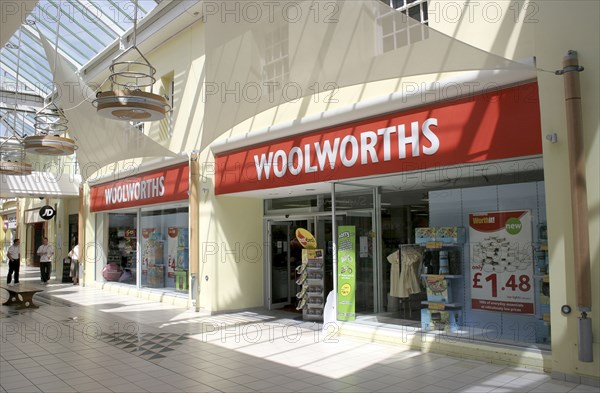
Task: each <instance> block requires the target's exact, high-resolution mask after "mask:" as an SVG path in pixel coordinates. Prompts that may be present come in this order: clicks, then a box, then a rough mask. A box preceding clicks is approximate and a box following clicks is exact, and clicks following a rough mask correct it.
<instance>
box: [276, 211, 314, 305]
mask: <svg viewBox="0 0 600 393" xmlns="http://www.w3.org/2000/svg"><path fill="white" fill-rule="evenodd" d="M298 228H304V229H307V230H308V231H309V232H311V233H314V220H312V219H310V220H309V219H298V220H291V221H268V225H267V230H268V236H269V237H268V239H269V246H270V251H269V257H270V258H269V263H268V265H267V270H268V271H267V277H268V279H269V283H268V288H269V298H268V304H269V308H270V309H275V308H284V307H289V308H292V307H291V306H292V305H295V300H296V293H297V292H298V291H299V287H300V286H299V285H297V284H296V279H297V278H296V267H297V266H299V265H300V264H301V262H302V261H301V259H302V246H301V245H300V243H299V242H298V241H297V240H296V235H295V233H296V229H298Z"/></svg>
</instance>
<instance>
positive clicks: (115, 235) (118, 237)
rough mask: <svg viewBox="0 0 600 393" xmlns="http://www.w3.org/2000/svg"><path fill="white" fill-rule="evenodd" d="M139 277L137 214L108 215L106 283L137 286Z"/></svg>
mask: <svg viewBox="0 0 600 393" xmlns="http://www.w3.org/2000/svg"><path fill="white" fill-rule="evenodd" d="M136 276H137V214H136V213H108V247H107V258H106V265H105V266H104V267H103V269H102V278H103V279H104V280H105V281H112V282H120V283H123V284H129V285H135V283H136Z"/></svg>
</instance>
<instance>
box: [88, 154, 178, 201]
mask: <svg viewBox="0 0 600 393" xmlns="http://www.w3.org/2000/svg"><path fill="white" fill-rule="evenodd" d="M188 190H189V164H188V163H185V164H182V165H176V166H172V167H168V168H162V169H159V170H156V171H151V172H145V173H141V174H139V175H134V176H129V177H126V178H124V179H121V180H117V181H114V182H110V183H104V184H100V185H97V186H93V187H91V189H90V211H92V212H99V211H105V210H113V209H122V208H126V207H138V206H144V205H152V204H155V203H165V202H175V201H183V200H186V199H188V197H189V196H188Z"/></svg>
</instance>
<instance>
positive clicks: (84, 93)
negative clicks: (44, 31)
mask: <svg viewBox="0 0 600 393" xmlns="http://www.w3.org/2000/svg"><path fill="white" fill-rule="evenodd" d="M42 43H43V44H44V49H45V51H46V56H47V57H48V59H49V60H50V61H49V62H50V66H51V67H52V68H53V73H54V82H55V84H56V85H57V87H58V89H59V94H58V98H57V99H56V103H60V107H62V108H63V110H64V113H65V115H66V117H67V119H68V120H69V135H70V136H71V137H72V138H74V139H75V140H76V144H77V153H76V154H77V161H78V162H79V167H80V169H81V175H82V177H83V179H84V180H86V179H88V178H89V177H90V176H92V175H93V174H94V172H96V171H97V170H99V169H100V168H102V167H104V166H106V165H108V164H112V163H115V162H117V161H121V160H126V159H131V158H138V157H175V156H177V154H175V153H173V152H172V151H170V150H169V149H167V148H166V147H164V146H162V145H160V144H159V143H158V142H155V141H154V140H152V139H151V138H149V137H148V136H146V135H145V134H143V133H142V132H140V131H139V130H138V129H136V128H135V127H133V126H131V125H130V124H129V122H125V121H117V120H110V119H107V118H105V117H101V116H99V115H98V114H97V113H96V108H94V107H93V105H92V103H91V101H92V100H93V99H94V98H95V97H96V94H95V92H94V91H92V90H91V89H90V88H89V87H88V86H87V85H86V84H85V83H84V82H83V80H82V79H81V78H80V77H79V75H77V74H75V72H73V70H72V69H70V68H69V66H68V65H67V62H66V60H64V59H63V58H62V57H61V56H60V54H59V55H58V56H57V61H56V65H54V57H55V56H56V54H55V52H54V50H53V48H52V46H51V45H50V44H49V43H48V41H47V40H46V39H44V37H42Z"/></svg>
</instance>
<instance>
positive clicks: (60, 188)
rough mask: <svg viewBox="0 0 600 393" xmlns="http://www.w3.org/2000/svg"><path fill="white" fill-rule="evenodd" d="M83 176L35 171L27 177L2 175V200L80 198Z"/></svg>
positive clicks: (0, 189) (0, 183)
mask: <svg viewBox="0 0 600 393" xmlns="http://www.w3.org/2000/svg"><path fill="white" fill-rule="evenodd" d="M80 184H81V176H79V175H74V174H71V173H61V174H52V173H50V172H48V171H46V172H40V171H33V172H32V173H31V174H30V175H26V176H10V175H0V198H41V197H65V196H67V197H68V196H78V195H79V185H80Z"/></svg>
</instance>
